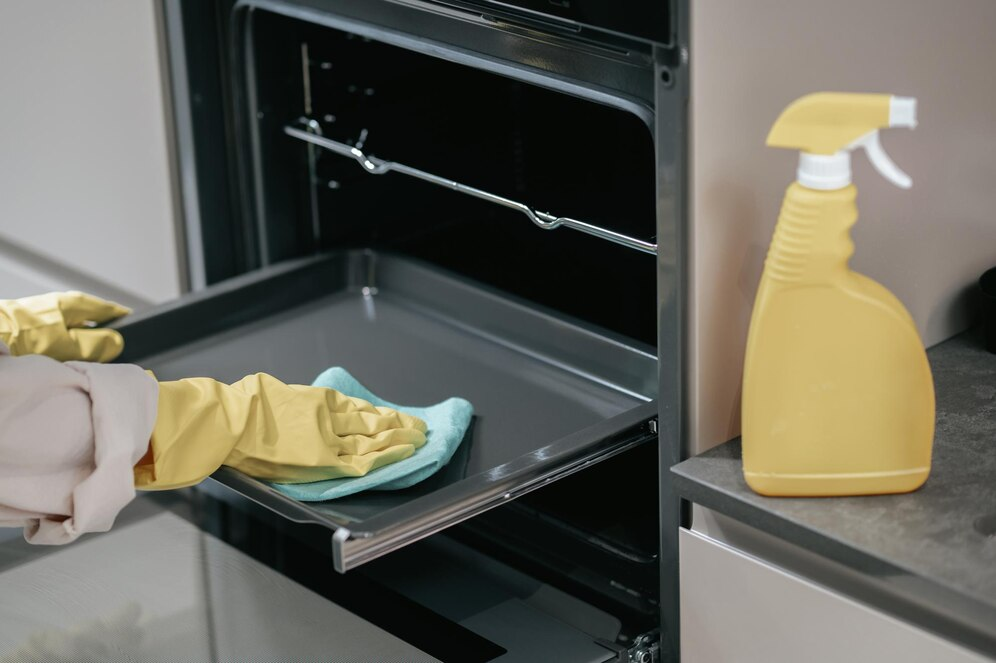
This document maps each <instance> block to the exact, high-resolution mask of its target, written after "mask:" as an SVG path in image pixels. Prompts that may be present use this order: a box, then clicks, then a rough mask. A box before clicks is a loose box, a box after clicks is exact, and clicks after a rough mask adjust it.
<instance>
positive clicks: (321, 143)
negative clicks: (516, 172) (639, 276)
mask: <svg viewBox="0 0 996 663" xmlns="http://www.w3.org/2000/svg"><path fill="white" fill-rule="evenodd" d="M301 122H302V124H303V125H305V126H313V125H312V124H311V123H312V122H314V121H313V120H311V121H310V122H309V120H308V119H307V118H302V120H301ZM316 124H317V123H316ZM284 133H285V134H287V135H288V136H291V137H292V138H297V139H298V140H303V141H304V142H306V143H310V144H311V145H316V146H318V147H321V148H323V149H326V150H328V151H329V152H333V153H335V154H338V155H340V156H344V157H349V158H351V159H354V160H355V161H356V162H357V163H359V164H360V166H362V167H363V170H365V171H366V172H368V173H370V174H371V175H383V174H384V173H387V172H392V171H393V172H395V173H401V174H402V175H408V176H410V177H414V178H417V179H420V180H422V181H424V182H429V183H431V184H435V185H438V186H441V187H445V188H447V189H452V190H453V191H459V192H460V193H465V194H467V195H468V196H474V197H475V198H480V199H481V200H487V201H488V202H491V203H495V204H496V205H501V206H502V207H508V208H509V209H514V210H517V211H519V212H522V213H523V214H525V215H526V216H528V217H529V220H530V221H532V222H533V223H534V224H536V225H537V226H539V227H540V228H542V229H543V230H553V229H554V228H559V227H561V226H563V227H566V228H573V229H574V230H580V231H581V232H583V233H587V234H589V235H593V236H595V237H598V238H601V239H605V240H608V241H610V242H614V243H616V244H620V245H622V246H625V247H628V248H631V249H636V250H637V251H642V252H643V253H649V254H652V255H657V245H656V244H654V243H653V242H648V241H645V240H642V239H637V238H635V237H630V236H628V235H623V234H622V233H617V232H615V231H614V230H609V229H608V228H602V227H601V226H596V225H594V224H591V223H588V222H586V221H580V220H578V219H572V218H570V217H567V216H557V215H555V214H549V213H547V212H539V211H537V210H535V209H533V208H532V207H530V206H529V205H526V204H525V203H520V202H517V201H515V200H511V199H509V198H505V197H504V196H499V195H497V194H494V193H490V192H488V191H484V190H482V189H477V188H475V187H472V186H467V185H466V184H460V183H459V182H456V181H454V180H450V179H446V178H445V177H440V176H439V175H433V174H432V173H427V172H425V171H424V170H419V169H418V168H412V167H411V166H406V165H404V164H401V163H397V162H395V161H385V160H384V159H378V158H377V157H374V156H368V155H367V154H365V153H364V152H363V150H361V149H360V148H359V147H353V146H352V145H347V144H345V143H340V142H338V141H335V140H331V139H329V138H325V137H324V136H321V135H318V134H317V133H312V132H310V131H307V130H305V129H301V128H298V127H295V126H293V125H287V126H285V127H284Z"/></svg>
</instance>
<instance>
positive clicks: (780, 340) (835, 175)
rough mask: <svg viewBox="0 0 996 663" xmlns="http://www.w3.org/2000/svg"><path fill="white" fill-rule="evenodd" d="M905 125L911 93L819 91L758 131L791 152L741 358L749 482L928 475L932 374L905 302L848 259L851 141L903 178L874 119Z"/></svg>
mask: <svg viewBox="0 0 996 663" xmlns="http://www.w3.org/2000/svg"><path fill="white" fill-rule="evenodd" d="M915 126H916V100H915V99H910V98H902V97H894V96H890V95H884V94H840V93H817V94H811V95H808V96H805V97H802V98H801V99H798V100H796V101H795V102H794V103H792V104H791V105H790V106H789V107H788V108H786V109H785V111H783V112H782V115H781V117H779V118H778V121H777V122H775V125H774V126H773V127H772V129H771V133H770V134H768V145H769V146H772V147H783V148H790V149H796V150H799V151H800V158H799V169H798V173H797V176H798V177H797V181H795V182H793V183H792V184H791V185H790V186H789V188H788V190H787V191H786V192H785V199H784V201H783V202H782V210H781V214H780V215H779V217H778V225H777V226H776V227H775V234H774V237H773V239H772V240H771V247H770V248H769V250H768V257H767V260H766V261H765V264H764V273H763V275H762V277H761V284H760V286H759V287H758V291H757V297H756V299H755V302H754V311H753V315H752V316H751V323H750V333H749V335H748V339H747V355H746V359H745V362H744V384H743V402H742V413H743V415H742V416H743V420H742V429H743V461H744V478H745V479H746V480H747V483H748V484H749V485H750V487H751V488H753V489H754V490H755V491H757V492H758V493H761V494H763V495H796V496H803V495H813V496H817V495H823V496H829V495H866V494H878V493H901V492H908V491H911V490H916V489H917V488H919V487H920V486H921V485H922V484H923V482H924V481H926V480H927V474H928V473H929V472H930V452H931V446H932V443H933V438H934V386H933V380H932V379H931V374H930V366H929V364H928V363H927V356H926V353H925V352H924V349H923V343H922V342H921V340H920V337H919V335H918V334H917V330H916V326H915V325H914V324H913V319H912V318H911V317H910V314H909V313H908V312H907V311H906V309H905V308H904V307H903V305H902V303H900V301H899V300H898V299H896V297H895V296H894V295H893V294H892V293H891V292H889V291H888V290H886V289H885V288H884V287H883V286H882V285H880V284H878V283H876V282H875V281H872V280H871V279H869V278H867V277H865V276H862V275H861V274H857V273H855V272H852V271H851V270H850V269H849V267H848V259H849V258H850V256H851V254H852V253H853V252H854V245H853V244H852V242H851V238H850V234H849V231H850V228H851V226H852V225H854V222H855V221H857V218H858V212H857V207H856V206H855V202H854V201H855V196H856V194H857V190H856V189H855V188H854V185H853V184H851V166H850V152H851V151H852V150H854V149H855V148H858V147H860V148H864V150H865V151H866V153H867V155H868V157H869V159H870V161H871V163H872V164H873V165H874V166H875V168H876V169H877V170H878V172H879V173H881V174H882V176H883V177H885V178H886V179H887V180H889V181H890V182H892V183H893V184H896V185H897V186H899V187H902V188H909V187H910V186H911V184H912V182H911V180H910V178H909V177H908V176H907V175H906V174H905V173H903V172H902V171H901V170H900V169H899V168H898V167H897V166H896V165H895V164H894V163H893V162H892V161H891V160H890V159H889V157H888V156H887V155H886V153H885V151H884V150H883V149H882V145H881V143H880V142H879V137H878V131H879V129H884V128H888V127H906V128H913V127H915Z"/></svg>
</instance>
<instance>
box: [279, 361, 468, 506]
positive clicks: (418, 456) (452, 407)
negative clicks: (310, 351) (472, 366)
mask: <svg viewBox="0 0 996 663" xmlns="http://www.w3.org/2000/svg"><path fill="white" fill-rule="evenodd" d="M312 384H313V385H314V386H316V387H328V388H329V389H335V390H336V391H339V392H342V393H344V394H346V395H347V396H352V397H354V398H362V399H363V400H365V401H369V402H370V403H373V404H374V405H377V406H382V407H389V408H393V409H395V410H400V411H401V412H405V413H407V414H410V415H413V416H416V417H418V418H419V419H421V420H422V421H424V422H425V423H426V425H427V426H428V428H429V430H428V432H426V435H425V438H426V441H425V444H423V445H422V446H421V447H419V448H418V449H416V450H415V453H413V454H412V455H411V456H409V457H408V458H405V459H404V460H399V461H398V462H396V463H391V464H390V465H385V466H384V467H379V468H377V469H376V470H373V471H372V472H370V473H369V474H366V475H365V476H362V477H347V478H343V479H329V480H328V481H315V482H314V483H297V484H277V483H274V484H270V485H272V486H273V487H274V488H276V489H277V490H279V491H280V492H281V493H283V494H284V495H287V496H288V497H293V498H294V499H296V500H300V501H302V502H323V501H325V500H334V499H336V498H337V497H345V496H346V495H352V494H353V493H358V492H360V491H364V490H400V489H402V488H408V487H410V486H414V485H415V484H417V483H418V482H419V481H423V480H425V479H428V478H429V477H430V476H432V475H433V474H435V473H436V472H437V471H439V469H440V468H442V467H443V466H444V465H446V463H448V462H449V460H450V458H452V457H453V453H454V452H455V451H456V450H457V447H459V446H460V442H461V441H462V440H463V436H464V434H465V433H466V432H467V428H468V427H469V426H470V420H471V417H473V416H474V407H473V406H472V405H471V404H470V403H469V402H467V401H465V400H464V399H462V398H450V399H447V400H445V401H443V402H442V403H438V404H436V405H430V406H429V407H406V406H404V405H397V404H395V403H388V402H387V401H385V400H384V399H383V398H379V397H377V396H375V395H374V394H373V393H371V392H370V390H369V389H367V388H366V387H364V386H363V385H362V384H360V383H359V382H358V381H357V380H356V378H354V377H353V376H352V375H350V374H349V372H348V371H347V370H346V369H344V368H339V367H335V368H330V369H329V370H327V371H325V372H324V373H322V374H321V375H319V376H318V377H317V378H315V381H314V382H313V383H312Z"/></svg>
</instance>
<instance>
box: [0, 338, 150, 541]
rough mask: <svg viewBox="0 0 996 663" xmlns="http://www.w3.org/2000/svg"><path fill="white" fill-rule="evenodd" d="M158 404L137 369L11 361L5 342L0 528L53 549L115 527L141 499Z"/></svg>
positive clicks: (0, 362) (0, 372) (1, 352)
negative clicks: (141, 466)
mask: <svg viewBox="0 0 996 663" xmlns="http://www.w3.org/2000/svg"><path fill="white" fill-rule="evenodd" d="M157 400H158V384H157V383H156V381H155V380H154V379H152V378H151V377H150V376H149V375H147V374H146V373H145V371H143V370H142V369H140V368H139V367H137V366H132V365H127V364H121V365H103V364H95V363H86V362H67V363H60V362H57V361H54V360H53V359H50V358H48V357H42V356H38V355H31V356H25V357H12V356H10V354H9V353H8V350H7V347H6V345H4V344H3V343H0V526H7V527H12V526H13V527H23V528H24V535H25V538H26V539H27V540H28V541H29V542H31V543H45V544H59V543H68V542H69V541H72V540H74V539H76V538H77V537H78V536H79V535H80V534H83V533H85V532H102V531H106V530H108V529H110V528H111V526H112V525H113V523H114V519H115V517H116V516H117V514H118V512H119V511H120V510H121V509H122V508H123V507H124V506H125V505H126V504H127V503H128V502H129V501H131V499H132V498H133V497H134V495H135V487H134V479H133V466H134V465H135V463H137V462H138V461H139V459H140V458H141V457H142V456H143V455H144V454H145V453H146V451H147V450H148V447H149V438H150V435H151V433H152V428H153V426H154V424H155V421H156V403H157Z"/></svg>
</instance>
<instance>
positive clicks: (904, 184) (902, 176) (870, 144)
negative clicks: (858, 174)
mask: <svg viewBox="0 0 996 663" xmlns="http://www.w3.org/2000/svg"><path fill="white" fill-rule="evenodd" d="M911 101H913V109H914V110H913V113H914V114H913V116H912V122H913V124H911V125H897V124H893V125H892V126H894V127H895V126H910V127H915V126H916V100H911ZM890 119H891V118H890ZM904 119H905V118H904ZM857 147H863V148H864V150H865V153H866V154H867V155H868V160H869V161H871V164H872V165H873V166H875V170H877V171H878V172H879V174H880V175H881V176H882V177H884V178H885V179H887V180H889V181H890V182H892V183H893V184H895V185H896V186H898V187H899V188H900V189H909V188H910V187H911V186H913V179H912V178H911V177H910V176H909V175H907V174H906V173H904V172H903V171H902V169H900V168H899V166H897V165H896V163H895V162H894V161H893V160H892V159H890V158H889V155H888V154H886V153H885V150H884V149H882V141H881V140H879V137H878V131H877V130H876V131H872V132H871V133H868V134H865V135H864V136H862V137H861V138H859V139H857V140H856V141H854V142H853V143H851V144H850V145H848V146H847V149H849V150H853V149H854V148H857Z"/></svg>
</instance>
